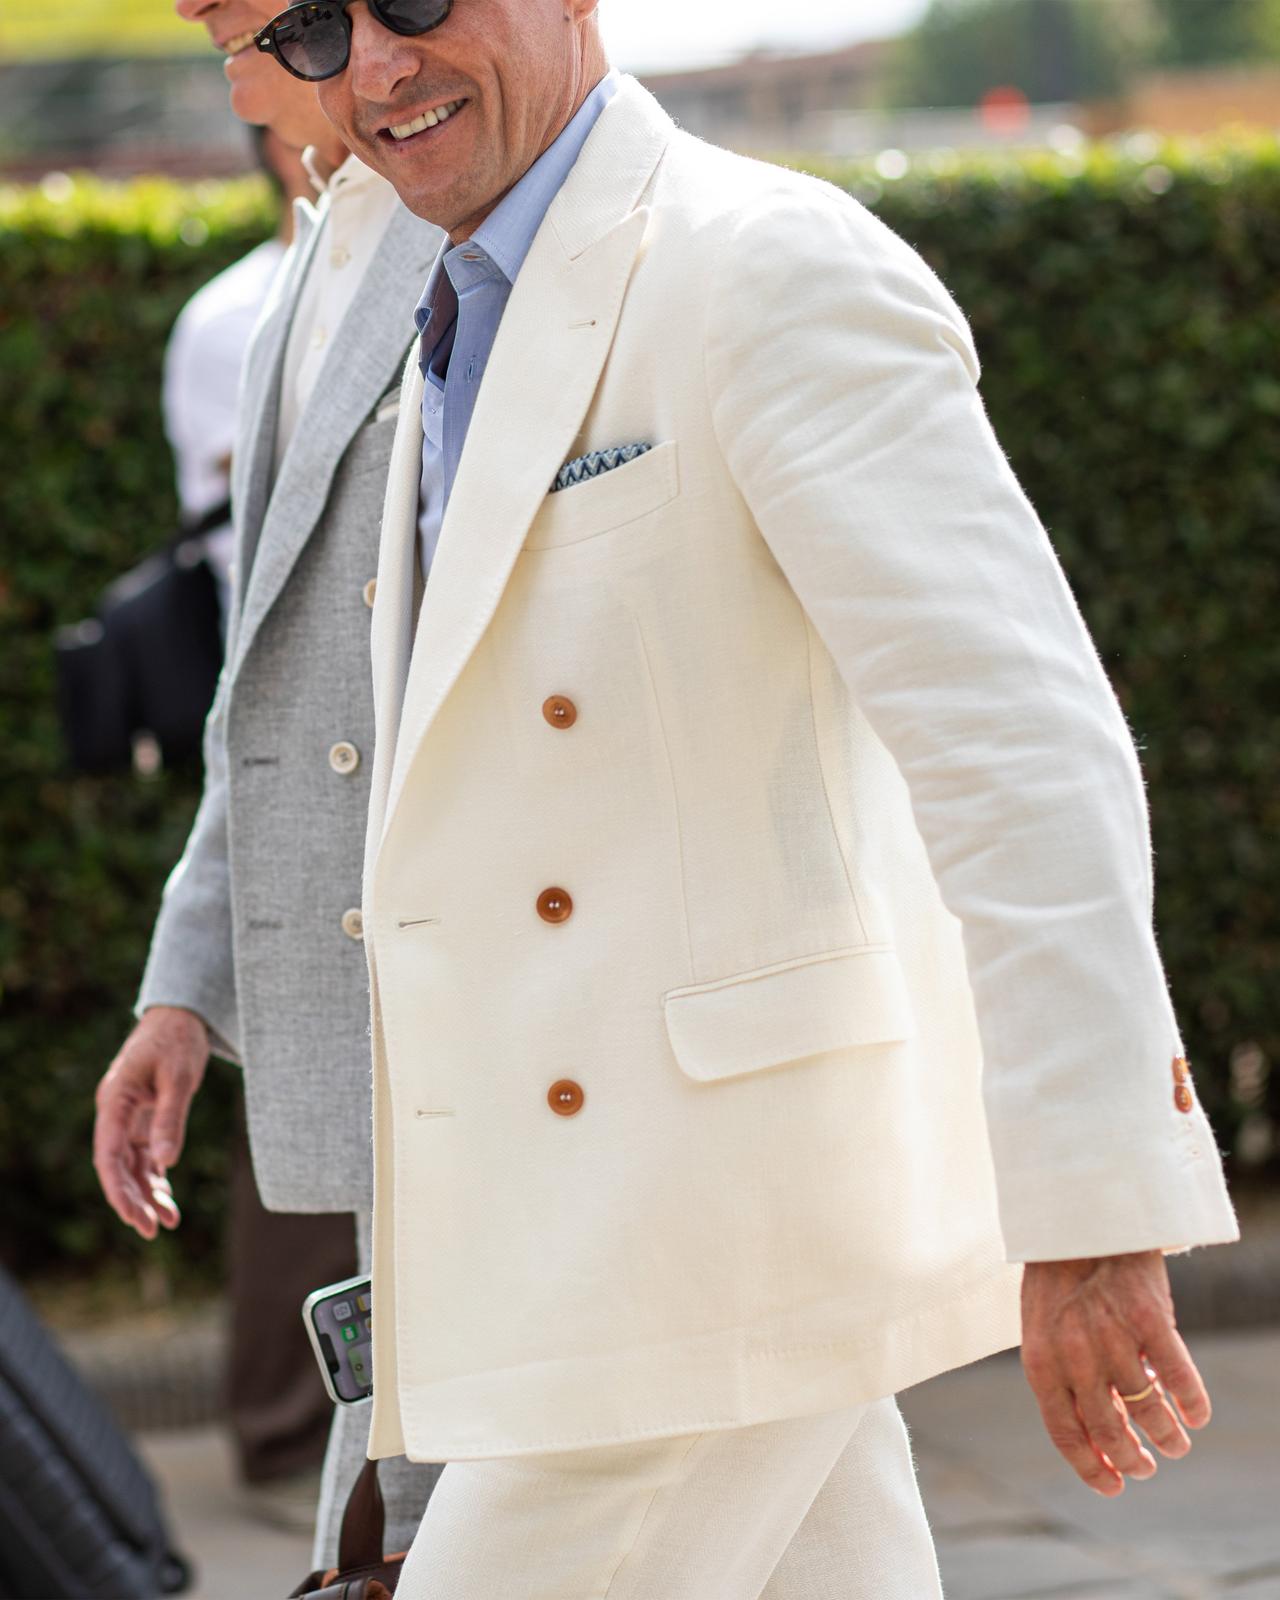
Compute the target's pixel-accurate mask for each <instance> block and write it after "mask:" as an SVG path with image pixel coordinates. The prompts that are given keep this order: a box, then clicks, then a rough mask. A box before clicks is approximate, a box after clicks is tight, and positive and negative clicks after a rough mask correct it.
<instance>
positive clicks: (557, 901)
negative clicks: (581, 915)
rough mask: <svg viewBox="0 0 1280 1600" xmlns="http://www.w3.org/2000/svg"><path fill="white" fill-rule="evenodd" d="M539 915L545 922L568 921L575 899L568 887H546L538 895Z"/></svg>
mask: <svg viewBox="0 0 1280 1600" xmlns="http://www.w3.org/2000/svg"><path fill="white" fill-rule="evenodd" d="M538 915H539V916H540V917H541V918H542V920H543V921H544V922H568V920H569V918H570V917H571V916H572V915H573V901H572V900H571V899H570V898H569V891H568V890H567V889H544V890H543V891H542V893H541V894H540V895H539V896H538Z"/></svg>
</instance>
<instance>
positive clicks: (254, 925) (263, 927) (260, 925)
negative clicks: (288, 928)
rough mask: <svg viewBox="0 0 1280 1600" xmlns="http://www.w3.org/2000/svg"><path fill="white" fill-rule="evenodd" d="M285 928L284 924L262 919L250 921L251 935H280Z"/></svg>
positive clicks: (251, 919) (257, 918)
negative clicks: (280, 931)
mask: <svg viewBox="0 0 1280 1600" xmlns="http://www.w3.org/2000/svg"><path fill="white" fill-rule="evenodd" d="M283 927H284V923H283V922H268V921H266V920H265V919H264V918H261V917H256V918H250V921H249V932H250V933H278V932H279V930H280V929H281V928H283Z"/></svg>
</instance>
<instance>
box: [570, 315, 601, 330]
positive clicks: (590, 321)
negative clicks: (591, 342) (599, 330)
mask: <svg viewBox="0 0 1280 1600" xmlns="http://www.w3.org/2000/svg"><path fill="white" fill-rule="evenodd" d="M595 325H596V319H595V318H594V317H589V318H588V319H587V321H585V322H571V323H570V324H569V327H570V330H572V329H574V328H594V327H595Z"/></svg>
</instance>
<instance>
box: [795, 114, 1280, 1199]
mask: <svg viewBox="0 0 1280 1600" xmlns="http://www.w3.org/2000/svg"><path fill="white" fill-rule="evenodd" d="M1134 144H1135V145H1140V144H1141V141H1134ZM894 170H896V168H895V169H894ZM824 175H825V176H827V177H830V178H833V179H834V180H835V181H837V182H840V183H842V184H843V185H844V186H846V187H848V188H849V189H850V190H851V191H852V192H853V193H854V194H856V195H857V196H858V197H859V198H861V199H863V200H864V201H866V202H867V203H868V204H870V205H872V206H873V207H874V208H875V210H876V211H877V212H878V214H879V215H880V216H881V217H883V218H884V220H885V221H886V222H887V223H889V225H890V226H891V227H893V228H894V229H896V230H897V231H898V232H899V233H901V234H903V235H904V236H905V237H906V238H907V239H909V240H910V241H911V243H912V244H914V245H915V246H916V248H917V249H919V250H920V251H921V253H922V254H923V255H924V256H925V257H926V258H927V259H928V260H929V261H930V263H931V264H932V265H933V267H934V268H935V270H936V271H937V272H938V273H939V275H940V276H941V277H942V279H943V281H944V282H945V283H946V284H947V286H948V288H949V289H950V290H951V292H952V293H953V294H954V295H955V297H956V299H957V300H958V302H959V303H960V305H961V306H962V307H963V308H964V310H965V312H966V314H967V315H968V317H969V319H970V322H971V324H972V327H973V331H974V335H975V338H976V340H977V345H978V350H979V353H980V355H981V357H982V361H983V369H984V371H983V384H982V387H983V393H984V396H985V398H986V403H987V407H988V410H989V411H990V414H991V417H992V420H993V423H994V425H995V428H996V431H997V433H998V434H999V437H1000V440H1001V443H1002V444H1003V446H1004V448H1005V450H1006V452H1007V453H1008V455H1009V457H1010V459H1011V461H1012V463H1013V465H1014V468H1015V470H1016V471H1017V473H1018V476H1019V478H1020V479H1021V481H1022V483H1023V485H1024V486H1025V488H1026V489H1027V492H1028V493H1029V495H1030V496H1031V499H1032V501H1033V502H1034V503H1035V505H1036V507H1037V508H1038V510H1039V512H1040V514H1041V516H1042V518H1043V519H1044V521H1045V523H1046V525H1047V527H1048V529H1049V532H1050V536H1051V537H1052V539H1053V542H1054V545H1055V547H1056V549H1057V551H1058V553H1059V556H1060V557H1061V559H1062V562H1063V564H1064V566H1065V567H1066V570H1067V573H1068V576H1069V578H1070V580H1071V583H1072V587H1073V589H1074V590H1075V593H1076V595H1077V598H1078V599H1079V602H1080V604H1081V607H1082V608H1083V610H1084V613H1085V615H1086V617H1087V619H1088V622H1089V626H1090V628H1091V630H1092V632H1093V636H1094V639H1095V641H1096V643H1097V645H1098V649H1099V651H1100V653H1101V655H1102V659H1103V661H1104V662H1105V664H1106V667H1107V670H1108V672H1109V673H1110V675H1111V678H1112V681H1113V683H1114V684H1115V686H1116V689H1117V692H1118V693H1119V696H1120V699H1121V702H1122V704H1123V705H1124V708H1125V711H1126V714H1127V715H1128V717H1129V721H1130V725H1131V727H1132V728H1133V730H1134V734H1135V736H1136V738H1137V741H1138V743H1139V746H1140V748H1141V750H1142V756H1143V764H1144V768H1145V771H1146V775H1147V780H1148V788H1149V796H1150V801H1151V807H1152V827H1153V833H1154V842H1155V856H1156V885H1157V905H1156V914H1157V925H1158V928H1159V932H1160V943H1161V949H1162V951H1163V954H1164V959H1165V963H1166V966H1167V968H1168V971H1169V975H1170V981H1171V985H1172V990H1173V994H1174V998H1175V1001H1176V1003H1177V1007H1178V1014H1179V1018H1180V1021H1181V1023H1182V1027H1183V1030H1184V1034H1185V1037H1186V1040H1187V1044H1188V1047H1189V1052H1190V1055H1191V1058H1192V1061H1193V1063H1194V1064H1195V1066H1196V1069H1197V1073H1196V1077H1197V1083H1198V1086H1199V1089H1200V1093H1201V1098H1202V1100H1203V1102H1204V1103H1205V1105H1206V1107H1207V1108H1208V1109H1209V1111H1210V1113H1211V1115H1212V1117H1213V1119H1214V1123H1215V1126H1216V1128H1217V1130H1218V1134H1219V1137H1220V1140H1221V1142H1222V1143H1223V1144H1224V1146H1225V1147H1226V1148H1228V1149H1230V1150H1233V1151H1234V1152H1235V1153H1236V1155H1237V1157H1238V1163H1237V1165H1238V1168H1243V1167H1250V1166H1261V1165H1263V1164H1264V1163H1268V1162H1269V1163H1270V1164H1271V1165H1272V1166H1273V1167H1274V1166H1275V1164H1276V1158H1277V1155H1280V1151H1278V1150H1277V1148H1276V1143H1275V1132H1276V1127H1277V1119H1280V1071H1275V1070H1273V1068H1274V1065H1275V1064H1276V1063H1278V1062H1280V1006H1278V1005H1277V999H1276V996H1277V978H1278V976H1280V870H1278V865H1280V864H1278V862H1277V851H1276V842H1277V840H1280V631H1278V630H1277V627H1276V618H1277V614H1278V607H1280V559H1278V557H1280V144H1277V142H1276V141H1274V140H1258V141H1239V142H1235V143H1224V144H1221V145H1218V146H1210V147H1208V148H1205V149H1202V150H1197V149H1195V148H1193V147H1186V148H1183V149H1179V148H1178V147H1176V146H1167V147H1165V148H1163V149H1161V150H1158V151H1155V150H1151V149H1146V150H1144V151H1143V153H1142V155H1141V157H1137V156H1133V155H1128V154H1126V153H1125V147H1124V146H1123V145H1120V146H1117V147H1114V148H1112V147H1097V148H1094V149H1093V150H1092V151H1090V152H1089V153H1087V154H1084V155H1081V156H1079V157H1075V158H1071V157H1060V156H1033V157H1028V158H1025V159H1023V160H1020V161H1017V162H1016V163H1015V162H1012V161H1009V160H1007V159H1006V160H1000V161H997V160H991V161H985V162H984V161H976V160H972V159H965V160H959V159H957V158H955V157H940V158H933V159H928V160H918V161H916V162H915V163H914V164H913V165H912V166H911V167H910V169H909V170H908V172H907V174H906V175H905V176H904V177H903V178H901V179H900V180H896V181H888V180H885V179H883V178H880V177H877V176H875V175H874V173H873V172H869V171H867V170H865V169H864V170H860V171H857V172H850V171H849V170H847V169H845V170H827V171H826V172H825V173H824Z"/></svg>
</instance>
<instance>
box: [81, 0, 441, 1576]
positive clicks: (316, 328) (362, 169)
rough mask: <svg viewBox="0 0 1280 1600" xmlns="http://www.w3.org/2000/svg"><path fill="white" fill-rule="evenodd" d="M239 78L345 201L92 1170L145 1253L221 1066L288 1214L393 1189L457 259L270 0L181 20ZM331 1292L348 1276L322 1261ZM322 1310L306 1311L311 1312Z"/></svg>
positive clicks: (271, 465)
mask: <svg viewBox="0 0 1280 1600" xmlns="http://www.w3.org/2000/svg"><path fill="white" fill-rule="evenodd" d="M177 9H178V11H179V13H180V14H181V15H182V16H184V17H185V18H186V19H187V20H188V21H191V22H200V23H202V24H203V25H204V26H205V27H206V28H207V30H208V32H209V34H210V37H211V38H212V40H213V42H214V43H215V44H216V45H217V46H218V47H219V48H220V49H221V50H223V51H224V53H225V54H226V57H227V76H228V79H229V81H230V84H231V101H232V108H233V110H234V111H235V112H236V113H237V114H238V115H239V116H241V117H242V118H243V119H244V120H246V121H249V122H253V123H256V124H261V125H268V126H270V127H272V128H273V129H274V130H275V131H276V132H277V133H278V134H279V136H280V137H281V138H282V139H283V140H284V141H285V142H286V143H287V144H290V145H292V146H294V147H295V148H302V147H304V146H311V147H312V148H311V149H310V150H309V151H308V153H307V157H306V158H305V159H306V160H307V161H308V162H309V164H310V169H311V171H312V173H313V175H314V177H315V179H316V180H317V182H318V186H319V187H320V189H321V191H322V194H321V198H320V202H319V206H318V208H316V207H312V206H310V205H306V204H300V205H299V207H298V208H297V214H296V218H295V238H294V243H293V246H292V249H291V251H290V253H289V255H288V257H287V258H286V260H285V263H284V265H283V267H282V270H281V273H280V275H279V276H278V277H277V279H276V281H275V283H274V286H273V289H272V292H271V294H270V296H269V298H268V301H267V305H266V308H265V310H264V312H263V315H262V318H261V320H260V321H259V324H258V327H257V330H256V333H255V335H254V339H253V341H252V343H251V345H250V347H249V351H248V355H247V357H246V360H245V369H244V373H243V377H242V383H241V393H240V418H239V422H240V426H239V432H238V437H237V441H236V446H235V449H234V452H233V459H232V485H231V489H232V503H233V509H234V519H235V548H234V555H235V566H236V573H235V582H234V585H233V596H232V609H231V616H230V619H229V628H228V639H227V660H226V666H225V670H224V672H223V676H222V681H221V683H220V685H219V690H218V695H217V699H216V701H215V704H214V708H213V712H212V714H211V716H210V720H209V725H208V729H207V732H206V740H205V786H204V795H203V799H202V801H201V805H200V810H199V813H198V815H197V817H196V821H195V825H194V827H193V829H192V833H191V837H190V839H189V840H188V842H187V847H186V850H185V852H184V854H183V857H182V860H181V861H180V862H179V864H178V866H177V868H176V870H175V871H174V873H173V875H172V877H171V878H170V880H169V884H168V886H167V888H166V891H165V897H164V904H163V906H162V908H161V911H160V915H159V918H158V920H157V923H156V928H155V933H154V935H153V939H152V945H151V953H150V958H149V960H148V964H147V970H146V973H145V976H144V978H143V982H142V990H141V994H140V995H139V998H138V1013H139V1018H140V1020H139V1022H138V1024H137V1027H136V1028H135V1029H134V1031H133V1032H132V1033H131V1034H130V1036H129V1038H128V1039H127V1040H126V1042H125V1044H124V1046H123V1048H122V1049H121V1051H120V1053H119V1055H118V1056H117V1058H116V1060H115V1061H114V1062H113V1063H112V1065H111V1067H110V1069H109V1071H108V1072H107V1073H106V1075H105V1076H104V1078H103V1080H102V1083H101V1085H100V1087H99V1090H98V1120H97V1127H96V1130H95V1164H96V1166H97V1169H98V1173H99V1176H100V1179H101V1182H102V1186H103V1190H104V1192H105V1193H106V1195H107V1198H108V1199H109V1200H110V1202H111V1204H112V1205H113V1206H114V1207H115V1209H116V1210H117V1211H118V1212H119V1214H120V1216H121V1217H122V1219H123V1220H124V1221H125V1222H126V1223H128V1224H129V1225H130V1226H132V1227H134V1228H135V1229H136V1230H137V1231H138V1232H139V1233H140V1234H142V1236H143V1237H144V1238H154V1237H155V1235H156V1232H157V1228H158V1226H159V1225H161V1224H163V1225H164V1226H166V1227H169V1228H172V1227H175V1226H177V1224H178V1208H177V1206H176V1205H175V1203H174V1200H173V1196H172V1192H171V1189H170V1185H169V1180H168V1178H167V1177H166V1176H165V1174H166V1172H167V1170H168V1169H170V1168H172V1167H173V1166H174V1165H175V1164H176V1163H177V1161H178V1159H179V1157H180V1155H181V1151H182V1144H183V1137H184V1130H185V1127H186V1119H187V1112H188V1108H189V1107H190V1104H191V1101H192V1099H193V1098H194V1096H195V1094H196V1093H197V1091H198V1089H199V1086H200V1082H201V1079H202V1077H203V1074H204V1071H205V1066H206V1062H207V1060H208V1057H209V1054H210V1052H211V1051H212V1052H213V1053H216V1054H218V1055H221V1056H225V1057H226V1058H228V1059H230V1060H232V1061H238V1062H240V1064H241V1065H242V1067H243V1069H244V1079H245V1094H246V1102H247V1110H248V1122H249V1138H250V1146H251V1150H252V1155H253V1166H254V1175H255V1177H256V1180H257V1186H258V1189H259V1192H260V1194H261V1196H262V1199H263V1202H264V1204H265V1205H266V1206H267V1208H268V1209H270V1210H272V1211H282V1212H311V1213H324V1212H334V1213H337V1212H345V1213H346V1214H347V1215H348V1216H350V1214H351V1213H353V1212H354V1213H355V1217H356V1227H355V1234H356V1236H357V1237H355V1238H352V1241H351V1242H352V1246H353V1251H352V1253H353V1255H356V1254H358V1256H359V1257H360V1258H361V1260H362V1263H363V1265H364V1267H365V1268H366V1269H367V1263H368V1249H369V1241H368V1235H369V1209H370V1201H371V1191H372V1152H371V1132H370V1125H371V1111H370V1088H369V1068H368V987H367V976H366V967H365V960H364V955H363V949H362V944H361V938H362V930H361V919H360V910H359V903H360V899H359V897H360V853H361V845H362V841H363V837H364V828H365V816H366V812H367V806H368V793H369V774H370V767H371V764H372V753H373V702H372V694H371V691H370V688H369V669H368V651H369V624H370V613H371V608H372V605H373V592H374V572H375V569H376V562H377V542H378V541H377V535H378V516H379V511H380V508H381V505H382V499H383V493H384V489H385V485H386V473H387V461H388V458H389V455H390V450H391V441H392V435H393V433H394V430H395V409H396V407H395V399H396V393H397V389H398V381H399V371H400V367H401V365H402V363H403V360H404V354H405V351H406V350H407V349H408V347H409V343H410V339H411V336H412V326H411V324H410V321H409V319H410V314H411V312H412V309H413V304H414V301H415V300H416V298H417V289H416V288H415V287H414V286H415V284H417V283H420V280H421V278H422V276H423V275H424V274H425V273H426V271H427V269H428V267H429V266H430V263H431V261H432V260H433V258H434V257H435V255H436V253H437V250H438V248H439V244H440V235H439V233H438V231H437V230H436V229H435V228H434V227H433V226H432V225H431V224H430V223H428V222H424V221H421V220H420V219H419V218H418V217H416V216H414V215H412V214H411V213H410V212H408V211H406V210H405V209H404V208H403V207H402V206H401V205H400V204H399V202H398V200H397V198H396V195H395V192H394V190H392V189H391V187H390V185H388V184H387V183H386V181H385V180H384V179H383V178H381V177H380V176H379V175H378V174H377V173H376V172H373V171H371V170H370V169H369V168H368V167H366V166H365V165H364V164H363V163H362V162H360V161H359V160H357V159H356V158H355V157H354V156H351V155H350V154H349V152H348V151H347V149H346V147H345V146H344V145H343V144H342V143H341V141H340V140H339V139H338V138H337V137H336V135H335V134H334V132H333V129H332V127H331V126H330V125H329V123H328V122H327V121H326V120H325V118H324V117H323V116H322V115H321V113H320V109H319V106H318V104H317V102H316V95H315V90H314V89H313V88H311V86H310V85H308V84H305V83H300V82H296V81H293V80H290V79H288V78H285V77H283V76H282V75H281V74H280V73H279V72H278V71H277V69H276V68H275V66H274V65H273V64H272V63H271V62H270V61H269V60H267V59H266V58H265V57H264V56H263V55H262V54H261V53H260V52H259V51H257V50H256V49H255V48H254V47H253V39H254V34H255V33H256V32H257V31H258V30H259V29H260V28H261V27H262V26H263V24H264V23H266V22H267V21H269V20H270V16H271V10H270V8H269V7H268V6H267V5H265V4H264V3H263V0H178V6H177ZM314 1268H315V1272H316V1273H317V1276H316V1277H314V1278H313V1279H312V1280H311V1283H310V1285H309V1287H311V1288H318V1287H319V1286H320V1283H321V1282H322V1281H324V1280H325V1279H326V1278H329V1277H331V1275H332V1268H331V1267H330V1266H329V1265H328V1260H327V1256H326V1259H324V1260H320V1261H317V1262H315V1263H314ZM298 1305H299V1310H300V1308H301V1296H299V1302H298ZM367 1430H368V1415H367V1407H363V1406H361V1407H358V1408H355V1409H347V1408H340V1409H339V1410H338V1412H337V1413H336V1415H335V1418H334V1426H333V1429H332V1431H331V1433H330V1440H329V1449H328V1453H327V1456H326V1461H325V1469H324V1475H323V1478H322V1483H321V1492H320V1505H319V1510H318V1516H317V1531H316V1545H315V1551H314V1564H315V1565H316V1566H317V1567H327V1566H329V1565H331V1564H332V1562H333V1561H334V1560H336V1558H337V1547H338V1526H339V1522H340V1519H341V1515H342V1511H343V1508H344V1505H345V1502H346V1497H347V1494H348V1492H349V1491H350V1489H351V1486H352V1484H353V1483H354V1481H355V1479H356V1476H357V1475H358V1473H359V1470H360V1467H361V1465H362V1464H363V1462H364V1459H365V1446H366V1441H367V1437H368V1432H367ZM436 1471H437V1469H435V1468H431V1467H426V1466H415V1465H412V1464H410V1463H408V1462H403V1461H402V1462H397V1463H394V1464H392V1465H390V1466H389V1467H388V1469H384V1472H383V1474H382V1478H383V1490H384V1493H385V1495H386V1497H387V1501H388V1507H387V1509H388V1536H389V1538H390V1539H391V1540H392V1541H395V1540H397V1539H400V1540H402V1541H405V1542H407V1540H408V1539H409V1538H410V1537H411V1536H412V1531H413V1529H414V1527H416V1525H417V1523H418V1521H419V1519H420V1518H421V1515H422V1510H423V1507H424V1506H425V1504H426V1501H427V1496H428V1494H429V1493H430V1489H431V1485H432V1483H433V1482H434V1478H435V1474H436Z"/></svg>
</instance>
